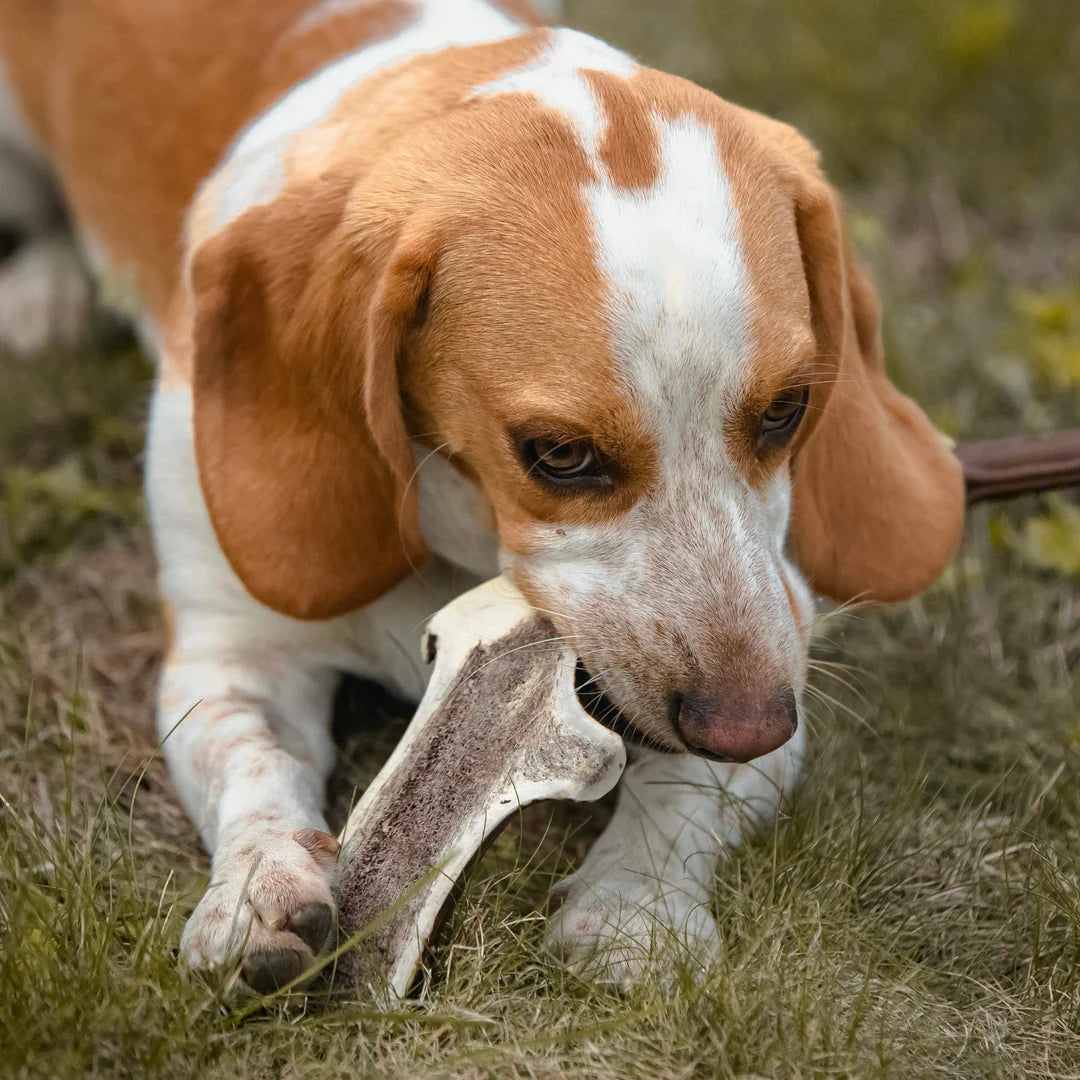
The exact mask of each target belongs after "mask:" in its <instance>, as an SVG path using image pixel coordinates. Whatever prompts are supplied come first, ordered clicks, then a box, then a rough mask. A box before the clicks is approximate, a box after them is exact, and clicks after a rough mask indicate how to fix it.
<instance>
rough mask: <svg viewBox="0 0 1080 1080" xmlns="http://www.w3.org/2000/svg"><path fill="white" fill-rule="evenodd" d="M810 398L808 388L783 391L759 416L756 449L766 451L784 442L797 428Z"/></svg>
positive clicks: (802, 387)
mask: <svg viewBox="0 0 1080 1080" xmlns="http://www.w3.org/2000/svg"><path fill="white" fill-rule="evenodd" d="M809 397H810V388H809V387H808V386H801V387H799V388H797V389H795V390H785V391H784V393H782V394H781V395H780V396H779V397H778V398H777V399H776V400H775V401H773V403H772V404H771V405H770V406H769V407H768V408H767V409H766V410H765V412H763V413H762V414H761V425H760V428H759V432H758V448H759V449H768V448H770V447H773V446H776V445H778V444H780V443H781V442H784V441H786V440H787V439H788V438H789V437H790V436H791V435H792V434H793V433H794V431H795V429H796V428H797V427H798V426H799V421H800V420H801V419H802V418H803V413H805V412H806V402H807V400H808V399H809Z"/></svg>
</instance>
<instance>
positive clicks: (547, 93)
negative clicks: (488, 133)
mask: <svg viewBox="0 0 1080 1080" xmlns="http://www.w3.org/2000/svg"><path fill="white" fill-rule="evenodd" d="M636 67H637V65H636V64H635V62H634V61H633V60H632V59H631V58H630V57H629V56H627V55H626V53H622V52H619V50H618V49H613V48H612V47H611V46H610V45H607V44H605V43H604V42H602V41H598V40H597V39H596V38H593V37H589V35H588V34H582V33H580V32H578V31H577V30H554V31H552V34H551V41H550V43H549V44H548V46H547V47H546V48H545V49H544V51H543V52H542V53H541V54H540V55H539V56H538V57H537V58H536V59H535V60H533V61H531V62H530V63H528V64H526V65H525V66H523V67H520V68H518V69H517V70H516V71H511V72H508V73H507V74H506V75H502V76H500V77H499V78H498V79H496V80H495V81H494V82H490V83H487V84H486V85H484V86H481V87H479V88H478V89H477V90H476V96H477V97H494V96H495V95H497V94H533V95H534V96H535V97H536V98H537V99H539V100H540V101H542V102H543V103H544V104H545V105H546V106H548V108H550V109H555V110H557V111H558V112H561V113H563V114H565V115H566V116H567V117H568V118H569V119H570V121H571V123H572V124H573V125H574V130H575V132H576V133H577V135H578V138H579V140H580V141H581V145H582V146H583V147H584V148H585V151H586V153H587V154H589V156H590V157H595V155H596V151H597V147H598V146H599V143H600V136H601V134H602V133H603V127H604V118H603V114H602V112H601V110H600V105H599V103H598V102H597V100H596V96H595V94H593V91H592V87H590V86H589V84H588V83H587V82H586V81H585V79H584V78H583V77H582V74H581V73H582V71H585V70H591V71H607V72H610V73H611V74H613V75H621V76H622V77H623V78H628V77H629V76H630V75H632V74H633V73H634V69H635V68H636Z"/></svg>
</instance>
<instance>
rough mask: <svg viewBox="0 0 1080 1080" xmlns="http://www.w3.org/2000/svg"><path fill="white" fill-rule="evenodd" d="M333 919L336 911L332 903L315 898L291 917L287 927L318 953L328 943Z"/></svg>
mask: <svg viewBox="0 0 1080 1080" xmlns="http://www.w3.org/2000/svg"><path fill="white" fill-rule="evenodd" d="M333 921H334V913H333V912H332V911H331V909H330V905H329V904H323V903H320V902H318V901H314V900H313V901H312V902H311V903H309V904H305V905H304V906H303V907H302V908H301V909H300V910H299V911H298V912H297V913H296V914H295V915H294V916H293V917H292V918H291V919H289V921H288V922H287V923H286V924H285V927H286V929H287V930H291V931H292V932H293V933H294V934H295V935H296V936H297V937H298V938H299V939H300V940H301V941H302V942H304V944H305V945H307V946H308V948H309V949H311V951H312V952H313V953H316V954H318V953H319V952H321V951H322V947H323V945H325V944H326V939H327V937H329V935H330V927H331V926H332V925H333Z"/></svg>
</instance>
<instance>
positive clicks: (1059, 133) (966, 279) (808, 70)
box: [0, 0, 1080, 1080]
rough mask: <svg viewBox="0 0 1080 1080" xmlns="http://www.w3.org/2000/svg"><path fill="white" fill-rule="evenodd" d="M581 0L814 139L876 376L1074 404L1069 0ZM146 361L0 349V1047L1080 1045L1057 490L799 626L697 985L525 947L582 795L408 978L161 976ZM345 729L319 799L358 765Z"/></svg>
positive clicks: (599, 1052)
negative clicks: (781, 808) (925, 580)
mask: <svg viewBox="0 0 1080 1080" xmlns="http://www.w3.org/2000/svg"><path fill="white" fill-rule="evenodd" d="M570 14H571V17H572V19H573V21H574V22H575V23H577V24H578V25H581V26H583V27H585V28H586V29H590V30H593V31H595V32H599V33H602V34H604V35H605V36H606V37H608V38H609V39H611V40H613V41H615V42H616V43H617V44H621V45H624V46H625V47H628V48H630V49H632V50H634V51H635V52H636V53H637V54H639V55H641V56H642V57H643V58H644V59H646V60H648V61H651V62H653V63H655V64H657V65H658V66H664V67H667V68H669V69H673V70H677V71H680V72H684V73H686V74H687V75H689V76H691V77H693V78H696V79H698V80H699V81H702V82H705V83H707V84H708V85H711V86H713V87H715V88H716V89H718V90H720V91H721V92H724V93H727V94H728V95H729V96H731V97H733V98H735V99H736V100H738V101H741V102H743V103H746V104H749V105H753V106H757V107H762V108H766V109H768V110H770V111H772V112H773V113H775V114H777V115H780V116H783V117H784V118H786V119H790V120H792V121H793V122H796V123H798V124H799V125H800V126H801V127H802V128H803V129H804V130H805V131H806V132H807V133H808V134H809V135H810V136H811V137H813V138H814V139H815V140H816V141H817V142H818V144H819V145H820V146H821V148H822V150H823V153H824V157H825V161H826V164H827V166H828V168H829V169H830V171H831V173H832V174H833V175H834V176H835V177H836V178H837V179H838V181H839V182H840V183H841V185H842V186H843V187H844V189H845V192H846V193H847V195H848V197H849V205H850V220H851V225H852V229H853V232H854V234H855V237H856V240H857V242H858V244H859V246H860V248H861V250H862V251H863V253H864V255H865V257H866V258H867V259H868V261H869V262H870V264H871V266H872V268H873V270H874V272H875V275H876V277H877V279H878V281H879V284H880V285H881V290H882V293H883V296H884V300H885V308H886V313H887V326H886V334H887V340H888V344H889V353H890V362H891V364H892V367H893V373H894V375H895V377H896V378H897V379H898V381H900V382H901V384H902V385H903V386H904V387H905V388H907V389H908V390H910V391H911V392H913V393H915V394H917V395H918V396H919V398H920V400H922V401H923V402H924V403H925V404H926V406H927V407H928V409H929V410H930V411H931V413H932V415H933V416H934V418H935V420H936V421H937V422H938V423H939V424H940V425H941V426H942V427H944V428H945V429H946V430H949V431H950V432H952V433H953V434H957V435H960V434H962V435H990V434H998V433H1003V432H1009V431H1016V430H1045V429H1049V428H1053V427H1055V426H1064V425H1067V424H1070V423H1075V422H1076V418H1077V417H1078V416H1080V267H1078V265H1077V263H1076V258H1075V256H1076V251H1077V250H1078V249H1077V243H1078V240H1080V202H1078V201H1077V199H1076V198H1075V192H1076V190H1078V187H1080V184H1078V180H1080V150H1078V144H1077V140H1076V139H1075V135H1074V134H1073V130H1072V128H1073V125H1074V123H1075V116H1076V115H1077V113H1078V111H1080V83H1078V82H1077V81H1076V79H1075V77H1074V76H1075V71H1076V70H1077V67H1078V66H1080V9H1077V8H1076V6H1075V4H1074V3H1073V2H1072V0H1037V2H1035V0H1030V2H1028V3H1021V2H1020V0H1015V2H1010V0H951V2H942V0H933V2H932V0H863V2H862V3H861V4H859V5H852V4H850V3H848V2H846V0H738V2H736V0H729V2H728V3H724V4H720V3H715V4H712V5H702V4H699V3H697V2H693V0H678V2H673V3H671V4H669V5H649V4H646V3H638V4H636V5H635V4H631V3H629V2H628V0H619V2H618V3H617V4H616V3H615V2H614V0H611V2H609V0H579V2H577V3H574V4H572V5H571V12H570ZM149 377H150V375H149V370H148V367H147V365H146V363H145V361H144V360H142V359H141V358H140V357H139V356H138V354H137V353H135V352H134V350H133V349H131V348H130V347H129V346H128V345H126V344H124V342H123V341H118V340H117V339H116V336H115V334H113V335H110V334H109V333H107V332H102V333H99V334H98V335H97V336H96V337H95V339H94V340H93V341H92V342H91V343H90V344H88V345H87V346H86V347H85V348H84V349H83V350H82V351H80V352H78V353H76V354H73V355H63V356H51V357H43V358H41V359H40V360H39V361H37V362H35V363H33V364H25V363H19V362H17V361H15V360H13V359H10V358H0V385H2V386H3V387H4V394H3V396H0V470H2V503H0V506H2V511H3V526H4V528H3V531H2V537H3V538H2V539H0V796H2V798H3V801H2V802H0V1075H5V1076H12V1077H57V1076H59V1077H66V1076H81V1075H92V1076H110V1077H112V1076H140V1077H144V1076H145V1077H151V1076H163V1077H178V1076H189V1075H190V1076H199V1077H206V1078H212V1077H217V1076H230V1077H232V1076H237V1075H242V1076H251V1077H267V1078H270V1077H275V1078H276V1077H285V1078H289V1077H298V1076H305V1077H308V1076H312V1077H320V1076H327V1077H330V1076H334V1077H337V1076H341V1075H357V1076H372V1077H402V1078H406V1077H407V1078H413V1077H420V1076H423V1077H429V1076H430V1077H443V1076H445V1077H461V1078H473V1077H487V1076H491V1077H499V1078H502V1077H509V1076H522V1077H525V1076H527V1077H537V1078H555V1077H578V1078H594V1077H627V1078H630V1077H641V1078H648V1080H654V1078H656V1080H666V1078H686V1077H752V1076H753V1077H765V1076H768V1077H774V1076H775V1077H805V1076H829V1077H844V1076H851V1077H879V1076H880V1077H886V1076H904V1077H912V1076H916V1077H922V1076H957V1077H980V1078H981V1077H1020V1076H1023V1077H1069V1076H1080V985H1078V981H1080V974H1078V973H1080V955H1078V952H1080V944H1078V942H1080V889H1078V885H1077V878H1078V865H1080V785H1077V784H1076V782H1075V775H1076V772H1077V768H1078V766H1080V760H1078V758H1080V743H1078V740H1080V707H1078V702H1080V576H1078V575H1080V554H1078V553H1077V550H1076V548H1077V546H1078V545H1080V539H1078V537H1077V531H1076V528H1075V525H1074V524H1073V516H1074V515H1075V514H1076V508H1075V503H1074V502H1070V501H1069V500H1067V499H1060V500H1057V501H1053V500H1025V501H1022V502H1018V503H1016V504H1013V505H1011V506H1009V507H1007V508H1005V509H993V510H987V509H981V510H978V511H976V512H975V513H973V514H972V515H971V520H970V523H969V526H968V532H967V538H966V542H965V546H964V549H963V551H962V553H961V555H960V556H959V558H958V559H957V561H956V562H955V564H954V565H953V567H952V568H951V569H950V570H949V572H948V573H947V574H946V576H945V578H944V579H943V580H942V581H941V583H939V585H938V586H936V587H935V588H934V589H933V590H932V591H931V592H929V593H928V594H927V595H926V596H924V597H922V598H920V599H918V600H916V601H913V602H911V603H909V604H906V605H902V606H899V607H897V608H894V609H892V610H889V611H887V612H885V613H882V614H878V615H868V614H862V615H850V616H843V617H837V618H833V619H830V620H828V621H827V622H826V630H827V634H826V637H825V638H824V639H823V641H822V642H821V644H820V646H819V648H818V650H817V651H818V654H819V656H820V657H821V658H822V660H824V661H828V662H831V663H837V664H843V665H848V666H846V667H840V668H836V667H828V666H822V668H821V669H820V671H819V673H818V675H817V676H816V680H815V681H816V684H817V685H818V687H819V688H820V690H821V691H822V692H823V693H825V694H827V695H829V696H830V697H832V698H834V699H835V703H832V704H829V703H824V704H822V703H819V704H818V705H816V706H815V707H814V716H813V718H812V728H813V738H812V749H811V753H810V758H809V761H808V764H807V769H806V778H805V781H804V783H803V784H802V786H801V788H800V790H799V792H798V793H797V796H796V798H795V801H794V803H793V805H792V807H791V809H790V812H789V813H787V814H786V815H785V816H784V817H783V819H782V820H780V821H779V822H777V824H776V826H775V827H774V828H772V829H771V830H769V831H768V833H767V834H766V835H764V836H762V837H761V838H760V839H759V840H758V841H757V842H756V843H754V844H752V845H751V846H749V847H747V848H746V849H745V850H744V851H742V852H740V853H737V854H736V855H734V856H733V857H732V859H730V860H729V861H728V862H727V863H726V864H725V865H724V866H723V867H721V868H720V870H719V871H718V875H717V886H716V899H715V910H716V914H717V917H718V920H719V922H720V926H721V928H722V930H723V937H724V951H723V953H722V955H721V956H720V958H719V959H718V961H717V963H716V964H715V965H714V966H713V968H712V969H711V970H710V972H709V975H708V978H707V981H706V983H705V984H704V985H703V986H698V985H695V984H692V983H691V982H689V981H688V980H685V979H684V980H681V981H680V982H678V983H677V984H676V986H675V987H674V988H672V989H671V990H670V991H661V990H659V989H658V988H657V987H655V986H644V987H642V988H640V989H639V990H638V991H636V992H634V993H632V994H629V995H626V996H620V995H617V994H614V993H612V992H610V991H607V990H605V989H603V988H598V987H596V986H592V985H589V984H587V983H583V982H581V981H579V980H577V979H576V978H574V977H573V976H571V975H569V974H567V973H565V972H563V971H562V970H560V969H559V967H558V966H557V965H555V964H554V963H552V962H551V961H549V960H548V959H547V958H546V957H545V956H544V955H543V953H542V951H541V950H540V947H539V946H540V941H541V937H542V922H541V919H540V916H539V915H538V914H537V910H538V908H539V907H540V906H541V905H542V903H543V899H544V896H545V893H546V891H547V889H548V888H549V886H550V884H551V882H552V880H553V879H554V878H555V877H557V876H558V875H559V874H560V873H562V872H564V871H565V870H566V869H567V867H568V866H569V865H571V864H572V862H573V860H574V859H575V858H576V857H578V856H580V853H581V851H582V850H583V847H584V845H585V843H586V841H587V839H588V837H589V836H590V835H593V834H594V833H595V831H596V829H597V827H598V823H599V822H600V821H601V820H602V818H603V814H604V810H603V809H602V808H601V809H594V810H580V811H579V810H576V809H573V808H568V807H555V808H551V809H548V808H539V809H535V810H532V811H530V812H529V813H528V814H527V815H526V820H525V821H524V822H522V823H521V825H520V826H519V827H518V828H516V829H511V830H509V831H508V832H507V833H505V834H504V835H503V837H502V838H501V839H500V841H499V842H498V844H497V845H496V847H495V848H494V849H493V850H492V852H490V853H489V855H488V856H486V857H485V859H484V861H483V862H482V863H481V864H480V865H479V867H478V868H477V869H476V870H475V871H474V872H473V874H472V875H471V877H470V880H469V884H468V887H467V888H466V890H465V893H464V896H463V899H462V901H461V903H459V905H458V907H457V909H456V910H455V913H454V915H453V917H452V921H451V924H450V925H449V926H448V927H447V929H446V932H445V933H444V935H443V938H442V941H441V944H440V946H439V948H438V949H437V950H436V952H435V953H434V955H433V957H432V959H431V967H430V970H429V972H428V975H429V981H428V983H427V984H426V986H425V989H424V993H423V995H422V999H421V1001H420V1002H419V1003H418V1004H417V1005H415V1006H410V1007H408V1008H403V1009H402V1010H400V1011H399V1012H397V1013H391V1014H383V1013H377V1012H375V1011H373V1010H371V1009H370V1008H368V1007H366V1006H364V1005H363V1004H357V1003H355V1002H348V1001H344V1000H341V999H334V998H330V997H328V996H326V995H325V994H319V995H315V996H314V997H312V998H310V999H309V1000H308V1001H307V1002H306V1003H301V1002H297V1001H291V1002H290V1001H283V1000H270V1001H236V1000H230V999H226V998H224V997H223V996H222V994H221V991H220V988H219V987H218V986H217V985H215V984H214V983H212V982H208V981H206V980H203V979H201V978H198V977H194V976H191V975H188V974H185V973H183V972H182V971H180V970H179V969H178V966H177V964H176V962H175V956H174V953H175V948H176V943H177V940H178V938H179V934H180V929H181V927H182V924H183V920H184V918H185V916H186V914H187V913H188V911H190V909H191V907H192V906H193V904H194V902H195V901H196V899H197V898H198V896H199V894H200V891H201V889H202V887H203V886H204V884H205V869H206V861H205V857H204V856H203V855H202V854H201V852H200V850H199V847H198V844H197V842H196V839H195V837H194V835H193V833H192V830H191V828H190V826H189V824H188V823H187V821H186V819H185V817H184V815H183V813H182V812H181V810H180V809H179V806H178V805H177V803H176V801H175V797H174V796H173V794H172V792H171V789H170V787H169V784H168V778H167V775H166V773H165V770H164V768H163V766H162V764H161V762H160V760H158V759H156V758H155V757H154V754H153V750H154V746H153V740H152V736H151V734H150V730H151V725H150V709H151V698H152V692H153V679H154V669H155V664H156V662H157V658H158V655H159V650H160V644H161V630H160V624H159V619H158V615H157V611H156V607H155V601H154V596H153V588H152V568H151V560H150V557H149V554H148V550H147V549H148V545H147V539H146V533H145V527H144V525H143V524H142V512H141V504H140V502H139V497H138V478H139V460H140V457H139V455H140V451H139V443H140V437H141V436H140V431H141V426H142V414H143V411H144V408H145V399H146V393H147V387H148V381H149ZM838 678H839V679H842V680H843V682H840V681H838ZM845 684H850V685H845ZM826 706H827V707H826ZM358 710H359V706H358V704H357V702H356V700H347V701H345V702H344V703H343V712H344V713H346V714H349V713H356V712H357V711H358ZM362 741H363V739H361V738H357V737H353V738H352V739H350V740H349V745H350V747H351V748H352V751H353V752H352V753H351V754H350V755H349V757H348V759H347V762H346V764H345V765H343V767H342V769H341V773H340V776H339V777H338V779H337V783H336V790H337V791H338V792H339V794H340V793H341V792H346V791H347V790H348V789H349V788H350V786H351V784H352V783H353V782H355V781H356V780H357V779H358V778H359V779H361V780H362V778H363V776H364V775H370V772H371V770H372V769H373V767H374V764H375V763H374V762H373V761H372V760H371V758H370V755H369V756H368V757H364V756H363V755H358V754H357V753H356V752H355V749H356V746H357V745H358V744H359V743H360V742H362ZM339 802H340V799H339Z"/></svg>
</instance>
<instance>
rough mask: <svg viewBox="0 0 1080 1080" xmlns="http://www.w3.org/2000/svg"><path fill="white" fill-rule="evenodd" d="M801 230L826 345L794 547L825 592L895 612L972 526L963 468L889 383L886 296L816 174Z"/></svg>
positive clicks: (800, 211) (800, 202)
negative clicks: (882, 305)
mask: <svg viewBox="0 0 1080 1080" xmlns="http://www.w3.org/2000/svg"><path fill="white" fill-rule="evenodd" d="M800 187H801V190H800V192H799V194H798V196H797V201H796V219H797V225H798V230H799V239H800V242H801V244H802V253H803V263H804V266H805V269H806V278H807V283H808V285H809V290H810V303H811V310H812V314H813V321H814V333H815V337H816V339H817V354H818V365H817V374H816V376H815V378H816V379H820V380H821V381H820V382H818V383H816V384H815V385H814V386H812V387H811V394H810V409H811V410H812V413H811V414H808V418H809V416H810V415H813V412H817V418H816V423H815V424H814V426H813V427H812V429H811V430H810V433H809V435H808V437H807V438H806V441H805V442H804V443H803V444H802V445H801V446H800V447H799V448H798V450H797V451H796V454H795V460H794V463H793V467H792V468H793V474H792V475H793V506H792V526H791V537H792V546H793V550H794V554H795V558H796V561H797V563H798V564H799V566H800V568H801V569H802V571H803V572H804V574H806V575H807V577H808V578H809V580H810V583H811V586H812V587H813V588H814V590H815V591H816V592H818V593H820V594H822V595H825V596H830V597H832V598H834V599H836V600H841V601H843V600H851V599H856V598H861V599H866V600H876V601H881V602H888V601H893V600H902V599H904V598H906V597H909V596H913V595H914V594H916V593H918V592H919V591H921V590H922V589H925V588H926V587H927V586H929V585H930V584H931V583H932V582H933V581H934V580H935V579H936V578H937V577H938V575H939V574H940V573H941V571H942V570H943V569H944V567H945V565H946V564H947V563H948V561H949V560H950V559H951V558H952V556H953V554H954V553H955V551H956V547H957V545H958V544H959V541H960V533H961V529H962V527H963V519H964V486H963V478H962V475H961V470H960V465H959V462H958V461H957V459H956V457H955V456H954V455H953V453H952V451H951V450H950V449H949V448H948V447H947V445H946V442H945V440H944V438H943V437H942V436H941V435H940V433H939V432H938V431H937V430H936V429H935V428H934V427H933V425H932V424H931V423H930V421H929V420H928V419H927V417H926V415H925V414H924V413H923V411H922V410H921V409H920V408H919V407H918V405H916V404H915V402H913V401H912V400H911V399H910V398H908V397H906V396H905V395H903V394H901V393H900V392H899V391H898V390H897V389H896V387H894V386H893V384H892V383H891V382H890V381H889V378H888V376H887V375H886V374H885V364H884V357H883V353H882V346H881V332H880V326H879V309H878V301H877V296H876V295H875V293H874V290H873V287H872V286H871V285H870V283H869V281H867V279H866V278H865V277H864V276H863V274H862V272H861V271H860V269H859V267H858V266H857V265H856V263H855V260H854V258H853V256H852V254H851V251H850V248H849V247H848V244H847V242H846V240H845V238H844V236H843V232H842V225H841V218H840V208H839V200H838V199H837V197H836V195H835V193H834V192H833V190H832V188H831V187H830V186H829V185H828V184H827V183H826V182H825V181H824V180H823V179H821V178H820V177H819V176H808V175H804V176H803V177H802V180H801V182H800Z"/></svg>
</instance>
